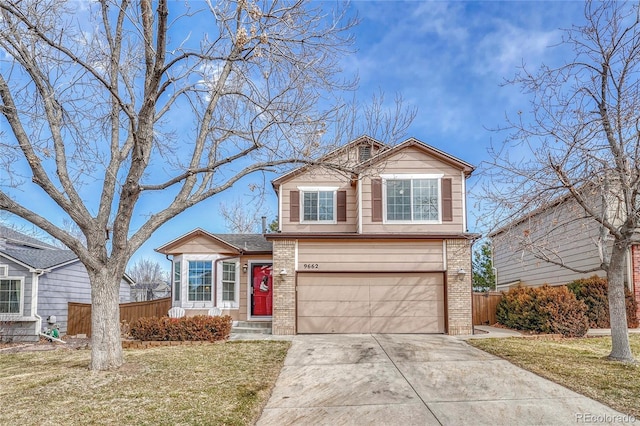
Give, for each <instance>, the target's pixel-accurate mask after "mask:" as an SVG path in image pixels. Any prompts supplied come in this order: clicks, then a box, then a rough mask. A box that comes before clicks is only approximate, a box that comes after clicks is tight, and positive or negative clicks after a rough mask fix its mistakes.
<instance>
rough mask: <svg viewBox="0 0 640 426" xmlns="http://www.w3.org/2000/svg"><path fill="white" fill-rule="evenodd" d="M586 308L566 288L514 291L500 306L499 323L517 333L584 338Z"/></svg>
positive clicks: (506, 295)
mask: <svg viewBox="0 0 640 426" xmlns="http://www.w3.org/2000/svg"><path fill="white" fill-rule="evenodd" d="M586 311H587V307H586V305H585V304H584V303H583V302H581V301H579V300H577V299H576V297H575V295H574V294H573V293H571V292H570V291H569V290H568V289H567V288H566V287H565V286H559V287H551V286H549V285H546V284H545V285H543V286H542V287H523V286H518V287H515V288H512V289H511V290H509V291H508V292H507V293H504V294H503V295H502V299H501V300H500V302H499V303H498V306H497V312H496V314H497V318H498V322H499V323H500V324H503V325H505V326H507V327H509V328H513V329H516V330H527V331H533V332H536V333H558V334H562V335H563V336H567V337H580V336H584V335H585V334H586V333H587V331H588V329H589V322H588V318H587V316H586Z"/></svg>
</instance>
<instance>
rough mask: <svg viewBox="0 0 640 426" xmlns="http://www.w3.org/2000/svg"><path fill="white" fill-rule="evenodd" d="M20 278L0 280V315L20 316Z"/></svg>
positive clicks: (22, 282) (21, 280)
mask: <svg viewBox="0 0 640 426" xmlns="http://www.w3.org/2000/svg"><path fill="white" fill-rule="evenodd" d="M23 287H24V280H23V279H22V278H0V314H15V315H22V289H23Z"/></svg>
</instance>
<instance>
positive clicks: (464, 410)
mask: <svg viewBox="0 0 640 426" xmlns="http://www.w3.org/2000/svg"><path fill="white" fill-rule="evenodd" d="M623 420H627V421H630V419H629V418H628V417H626V416H624V415H623V414H621V413H619V412H617V411H614V410H612V409H611V408H609V407H607V406H605V405H603V404H600V403H598V402H596V401H593V400H591V399H589V398H586V397H584V396H581V395H579V394H577V393H575V392H572V391H570V390H568V389H566V388H564V387H562V386H560V385H557V384H555V383H552V382H550V381H548V380H545V379H542V378H540V377H538V376H536V375H535V374H532V373H529V372H527V371H525V370H522V369H520V368H518V367H515V366H514V365H512V364H510V363H508V362H507V361H504V360H501V359H500V358H497V357H494V356H492V355H489V354H486V353H484V352H482V351H480V350H478V349H475V348H473V347H471V346H469V345H468V344H467V343H466V342H464V341H463V340H459V339H457V338H454V337H450V336H441V335H406V334H405V335H299V336H295V337H294V338H293V340H292V346H291V349H290V350H289V353H288V355H287V358H286V360H285V366H284V368H283V369H282V372H281V373H280V376H279V378H278V380H277V383H276V386H275V389H274V391H273V394H272V395H271V398H270V399H269V401H268V403H267V406H266V407H265V409H264V411H263V413H262V417H261V418H260V420H259V421H258V425H294V424H295V425H482V424H486V425H524V424H527V425H560V424H572V425H575V424H583V423H584V424H587V423H588V424H593V423H617V424H620V423H622V422H623ZM631 420H634V419H631ZM639 421H640V419H639Z"/></svg>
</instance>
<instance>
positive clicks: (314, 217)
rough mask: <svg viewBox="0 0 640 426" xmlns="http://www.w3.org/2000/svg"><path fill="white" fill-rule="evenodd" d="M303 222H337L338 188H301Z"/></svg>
mask: <svg viewBox="0 0 640 426" xmlns="http://www.w3.org/2000/svg"><path fill="white" fill-rule="evenodd" d="M300 189H301V192H302V197H301V199H302V203H301V206H300V208H301V209H302V221H303V222H325V223H335V222H336V189H334V188H331V189H329V188H318V189H314V188H300Z"/></svg>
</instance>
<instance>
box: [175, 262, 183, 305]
mask: <svg viewBox="0 0 640 426" xmlns="http://www.w3.org/2000/svg"><path fill="white" fill-rule="evenodd" d="M181 266H182V261H181V260H176V261H174V262H173V300H175V301H176V302H179V301H180V291H181V289H180V280H181V278H182V276H181V272H180V270H181Z"/></svg>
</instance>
